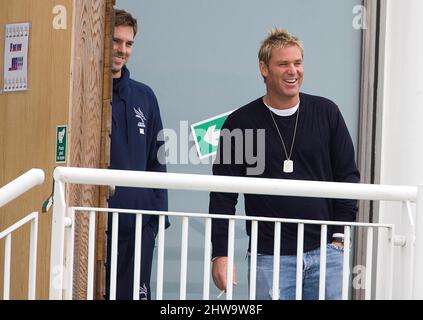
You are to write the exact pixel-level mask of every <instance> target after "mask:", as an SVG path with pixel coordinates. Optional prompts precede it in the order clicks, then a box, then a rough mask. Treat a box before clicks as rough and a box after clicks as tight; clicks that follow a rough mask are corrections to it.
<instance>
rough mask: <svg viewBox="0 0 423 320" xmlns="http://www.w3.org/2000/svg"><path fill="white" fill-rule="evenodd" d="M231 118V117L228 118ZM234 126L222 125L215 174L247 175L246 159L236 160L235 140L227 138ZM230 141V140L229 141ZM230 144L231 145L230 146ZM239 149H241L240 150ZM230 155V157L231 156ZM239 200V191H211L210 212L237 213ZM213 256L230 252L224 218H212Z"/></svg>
mask: <svg viewBox="0 0 423 320" xmlns="http://www.w3.org/2000/svg"><path fill="white" fill-rule="evenodd" d="M228 119H229V118H228ZM232 130H233V128H232V127H231V125H230V121H228V120H227V121H226V122H225V124H224V125H223V127H222V130H221V135H220V139H219V145H218V151H217V156H216V160H215V162H214V164H213V175H222V176H243V175H245V166H244V163H243V162H244V161H242V163H238V162H235V159H236V157H235V153H236V151H237V150H236V149H235V141H234V139H230V140H228V139H227V138H224V136H225V135H226V137H228V136H229V135H230V133H231V132H232ZM229 141H230V142H229ZM228 145H229V147H228ZM238 151H239V150H238ZM229 155H230V157H229ZM237 202H238V193H227V192H211V193H210V202H209V213H211V214H225V215H235V206H236V204H237ZM212 247H213V251H212V257H213V258H214V257H217V256H227V252H228V221H227V220H224V219H213V220H212Z"/></svg>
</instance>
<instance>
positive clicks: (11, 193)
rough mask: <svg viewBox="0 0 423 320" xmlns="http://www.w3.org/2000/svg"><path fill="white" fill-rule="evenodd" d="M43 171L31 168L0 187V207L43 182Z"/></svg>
mask: <svg viewBox="0 0 423 320" xmlns="http://www.w3.org/2000/svg"><path fill="white" fill-rule="evenodd" d="M44 178H45V175H44V171H43V170H41V169H31V170H28V171H27V172H25V173H24V174H23V175H21V176H19V177H17V178H16V179H15V180H13V181H11V182H9V183H8V184H6V185H5V186H3V187H2V188H0V208H1V207H3V206H4V205H6V204H7V203H9V202H11V201H13V200H14V199H16V198H17V197H19V196H20V195H22V194H24V193H25V192H27V191H28V190H30V189H31V188H33V187H35V186H36V185H39V184H42V183H43V182H44Z"/></svg>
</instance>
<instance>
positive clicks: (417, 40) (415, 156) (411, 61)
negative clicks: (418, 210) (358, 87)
mask: <svg viewBox="0 0 423 320" xmlns="http://www.w3.org/2000/svg"><path fill="white" fill-rule="evenodd" d="M385 3H386V5H387V15H386V30H382V31H381V33H384V36H385V47H384V48H381V50H384V51H382V54H383V55H384V66H383V78H384V81H383V84H382V90H383V101H382V103H381V106H382V120H381V128H380V129H381V133H382V134H381V141H380V143H381V152H380V172H377V173H376V174H379V175H380V183H382V184H392V185H418V184H423V129H422V127H423V126H422V125H423V1H421V0H404V1H397V0H386V2H385ZM408 221H409V220H408V218H407V217H406V215H404V213H403V214H401V206H400V205H398V204H392V203H386V202H383V203H380V205H379V222H384V223H396V224H398V226H399V227H398V228H397V229H396V234H402V235H407V236H409V233H410V230H409V227H408V225H409V222H408ZM417 232H423V230H417ZM409 245H410V241H408V244H407V246H409ZM409 249H410V247H406V248H405V249H401V250H400V249H399V248H396V249H395V250H396V253H398V255H397V256H396V257H397V258H396V260H395V268H396V269H395V276H394V287H393V293H394V294H393V297H394V298H396V297H399V296H400V295H401V296H402V294H404V293H405V291H406V290H407V288H408V286H409V284H410V280H411V278H410V276H411V272H410V271H412V269H410V267H411V266H410V265H409V264H408V263H407V262H406V261H407V257H408V255H409Z"/></svg>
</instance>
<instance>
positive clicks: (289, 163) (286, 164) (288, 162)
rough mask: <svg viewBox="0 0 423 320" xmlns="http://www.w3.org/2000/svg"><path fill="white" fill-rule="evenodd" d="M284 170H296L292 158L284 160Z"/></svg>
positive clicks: (287, 171)
mask: <svg viewBox="0 0 423 320" xmlns="http://www.w3.org/2000/svg"><path fill="white" fill-rule="evenodd" d="M283 172H285V173H292V172H294V162H293V161H292V160H289V159H288V160H285V161H284V162H283Z"/></svg>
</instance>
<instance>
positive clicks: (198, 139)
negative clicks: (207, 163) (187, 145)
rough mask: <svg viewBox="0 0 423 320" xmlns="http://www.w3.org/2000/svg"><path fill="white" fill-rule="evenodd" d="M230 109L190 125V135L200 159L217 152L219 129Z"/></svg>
mask: <svg viewBox="0 0 423 320" xmlns="http://www.w3.org/2000/svg"><path fill="white" fill-rule="evenodd" d="M231 113H232V111H229V112H226V113H222V114H219V115H217V116H215V117H212V118H209V119H206V120H203V121H200V122H197V123H194V124H192V125H191V131H192V135H193V136H194V141H195V145H196V147H197V152H198V156H199V158H200V159H204V158H207V157H210V156H212V155H214V154H216V152H217V146H218V144H219V136H220V130H221V129H222V126H223V123H224V122H225V120H226V118H227V117H228V115H230V114H231Z"/></svg>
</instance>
